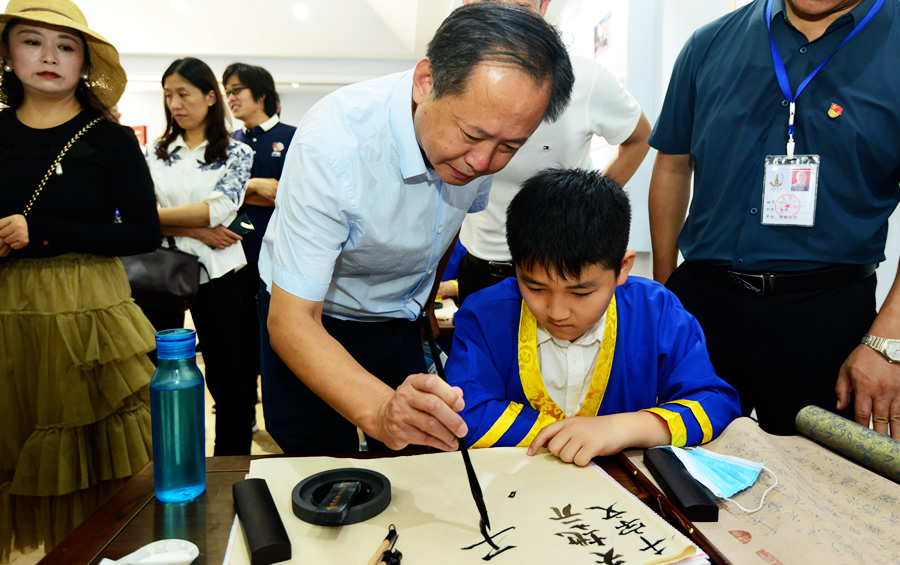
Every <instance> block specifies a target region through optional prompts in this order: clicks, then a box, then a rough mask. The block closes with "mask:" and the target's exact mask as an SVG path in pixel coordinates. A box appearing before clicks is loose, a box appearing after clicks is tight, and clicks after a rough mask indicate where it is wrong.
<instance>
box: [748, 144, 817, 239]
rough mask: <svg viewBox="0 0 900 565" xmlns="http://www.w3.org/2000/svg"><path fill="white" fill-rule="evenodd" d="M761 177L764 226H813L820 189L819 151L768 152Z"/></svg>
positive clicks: (762, 219)
mask: <svg viewBox="0 0 900 565" xmlns="http://www.w3.org/2000/svg"><path fill="white" fill-rule="evenodd" d="M765 170H766V174H765V180H764V181H763V202H762V210H763V213H762V214H761V215H762V218H761V221H762V223H763V225H766V226H800V227H806V228H809V227H812V226H814V225H815V223H816V197H817V195H818V189H819V156H818V155H794V156H793V157H788V156H787V155H767V156H766V166H765Z"/></svg>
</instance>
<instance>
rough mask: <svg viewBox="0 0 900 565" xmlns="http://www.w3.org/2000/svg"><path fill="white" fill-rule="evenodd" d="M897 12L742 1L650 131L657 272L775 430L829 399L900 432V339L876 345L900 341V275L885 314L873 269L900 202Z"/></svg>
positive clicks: (889, 6) (859, 1) (707, 34)
mask: <svg viewBox="0 0 900 565" xmlns="http://www.w3.org/2000/svg"><path fill="white" fill-rule="evenodd" d="M898 10H900V3H898V0H819V1H812V0H757V1H756V2H753V3H751V4H749V5H747V6H744V7H743V8H740V9H738V10H735V11H734V12H732V13H730V14H728V15H726V16H725V17H723V18H720V19H719V20H717V21H715V22H713V23H711V24H709V25H707V26H705V27H703V28H701V29H699V30H698V31H697V32H695V33H694V35H693V36H692V37H691V39H690V40H689V41H688V43H687V44H686V45H685V46H684V48H683V50H682V52H681V54H680V55H679V57H678V60H677V62H676V64H675V69H674V71H673V73H672V79H671V82H670V84H669V90H668V94H667V96H666V101H665V104H664V107H663V110H662V112H661V114H660V117H659V121H658V122H657V124H656V127H655V128H654V130H653V134H652V136H651V137H650V145H651V146H652V147H655V148H656V149H658V150H659V155H658V157H657V160H656V164H655V167H654V172H653V178H652V180H651V185H650V229H651V236H652V240H653V262H654V278H656V279H657V280H658V281H661V282H665V283H666V286H667V287H669V288H670V289H671V290H672V291H673V292H675V294H677V295H678V296H679V298H680V299H681V300H682V302H683V303H684V306H685V307H686V308H687V309H688V310H689V311H690V312H691V313H693V314H694V315H695V316H696V317H697V319H698V320H699V321H700V324H701V325H702V326H703V329H704V331H705V332H706V337H707V343H708V346H709V350H710V357H711V358H712V361H713V364H714V365H715V367H716V372H717V373H718V374H719V375H721V376H722V377H723V378H724V379H726V380H727V381H728V382H729V383H731V384H732V385H734V386H735V387H736V388H737V390H738V392H739V394H740V396H741V404H742V411H743V412H744V414H745V415H748V414H749V413H750V411H751V410H752V409H753V408H756V412H757V416H758V418H759V421H760V424H761V426H762V427H763V429H765V430H766V431H769V432H772V433H778V434H790V433H796V431H795V429H794V425H793V421H794V417H795V415H796V413H797V411H798V410H799V409H801V408H802V407H803V406H806V405H808V404H817V405H819V406H821V407H823V408H826V409H830V410H837V411H841V412H843V413H844V415H846V416H848V417H850V418H855V419H856V421H858V422H860V423H862V424H865V425H868V424H869V419H870V416H871V417H872V418H873V419H874V428H875V430H877V431H879V432H881V433H883V434H890V435H892V436H893V437H894V438H898V437H900V364H891V363H890V362H889V361H890V360H891V359H890V356H891V355H893V356H894V357H895V358H897V360H900V353H898V349H900V348H898V347H897V344H896V343H890V342H888V343H884V341H883V340H880V339H876V338H888V340H895V339H900V277H898V279H897V280H896V281H895V283H894V285H893V287H892V290H891V292H890V294H889V295H888V297H887V300H886V301H885V303H884V305H883V307H882V308H881V311H880V313H877V315H876V310H875V283H876V281H875V277H874V276H872V274H873V272H874V270H875V267H876V266H877V264H878V263H879V262H881V261H883V260H884V258H885V257H884V247H885V242H886V238H887V234H888V217H889V216H890V215H891V213H892V212H893V211H894V209H895V208H896V206H897V202H898V200H900V189H898V180H900V106H898V105H897V95H898V93H900V73H897V72H896V69H897V68H898V64H900V25H898V21H897V20H898V17H900V12H898ZM770 39H771V41H770ZM829 57H830V58H829ZM791 117H793V121H792V123H789V120H790V119H791ZM800 170H802V171H804V172H806V171H809V173H808V174H804V177H805V180H806V182H807V184H808V190H806V191H792V190H791V183H792V178H797V175H794V176H793V177H792V173H796V172H797V171H800ZM692 174H693V178H694V190H693V195H691V175H692ZM689 202H690V210H689V214H688V215H687V219H685V213H686V212H688V203H689ZM679 250H680V251H681V253H682V254H683V256H684V259H685V261H684V263H682V264H681V265H680V266H678V268H677V269H676V261H677V255H678V251H679ZM868 336H874V337H868ZM861 341H862V342H863V343H862V344H861ZM878 350H881V353H879V352H878ZM886 358H887V359H886Z"/></svg>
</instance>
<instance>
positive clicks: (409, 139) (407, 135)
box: [389, 70, 438, 180]
mask: <svg viewBox="0 0 900 565" xmlns="http://www.w3.org/2000/svg"><path fill="white" fill-rule="evenodd" d="M412 89H413V71H411V70H410V71H408V72H406V74H404V75H403V77H401V78H400V80H399V81H398V82H397V84H396V85H395V86H394V90H393V92H391V101H390V117H389V120H390V127H391V134H392V135H393V137H394V144H395V145H396V146H397V152H398V153H399V154H400V174H401V175H402V176H403V178H404V180H409V179H412V178H414V177H421V176H422V175H425V176H427V177H428V179H429V180H434V179H436V178H438V177H437V173H435V171H434V170H432V169H430V168H428V166H427V165H426V164H425V158H424V157H423V156H422V148H421V147H419V141H418V139H417V138H416V128H415V125H414V124H413V115H412Z"/></svg>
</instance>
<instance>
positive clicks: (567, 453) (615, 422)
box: [528, 412, 672, 467]
mask: <svg viewBox="0 0 900 565" xmlns="http://www.w3.org/2000/svg"><path fill="white" fill-rule="evenodd" d="M671 441H672V435H671V434H670V433H669V428H668V426H667V425H666V423H665V421H664V420H663V419H662V418H660V417H659V416H657V415H656V414H653V413H652V412H626V413H623V414H611V415H609V416H590V417H572V418H565V419H563V420H559V421H557V422H553V423H552V424H550V425H548V426H546V427H544V428H543V429H542V430H541V431H540V432H538V434H537V435H536V436H535V438H534V440H532V442H531V445H529V446H528V455H534V454H536V453H537V452H538V450H540V448H542V447H546V448H547V449H549V450H550V452H551V453H553V455H556V456H557V457H559V458H560V459H562V460H563V461H565V462H566V463H575V464H576V465H578V466H580V467H584V466H585V465H587V464H588V463H590V462H591V459H593V458H594V457H597V456H603V455H615V454H616V453H618V452H620V451H622V450H623V449H627V448H631V447H656V446H658V445H669V444H670V443H671Z"/></svg>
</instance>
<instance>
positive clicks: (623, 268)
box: [616, 249, 637, 286]
mask: <svg viewBox="0 0 900 565" xmlns="http://www.w3.org/2000/svg"><path fill="white" fill-rule="evenodd" d="M636 257H637V253H635V251H634V249H626V250H625V256H624V257H622V264H621V265H620V266H619V276H618V277H617V278H616V286H621V285H623V284H625V281H627V280H628V273H630V272H631V268H632V267H634V259H635V258H636Z"/></svg>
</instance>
